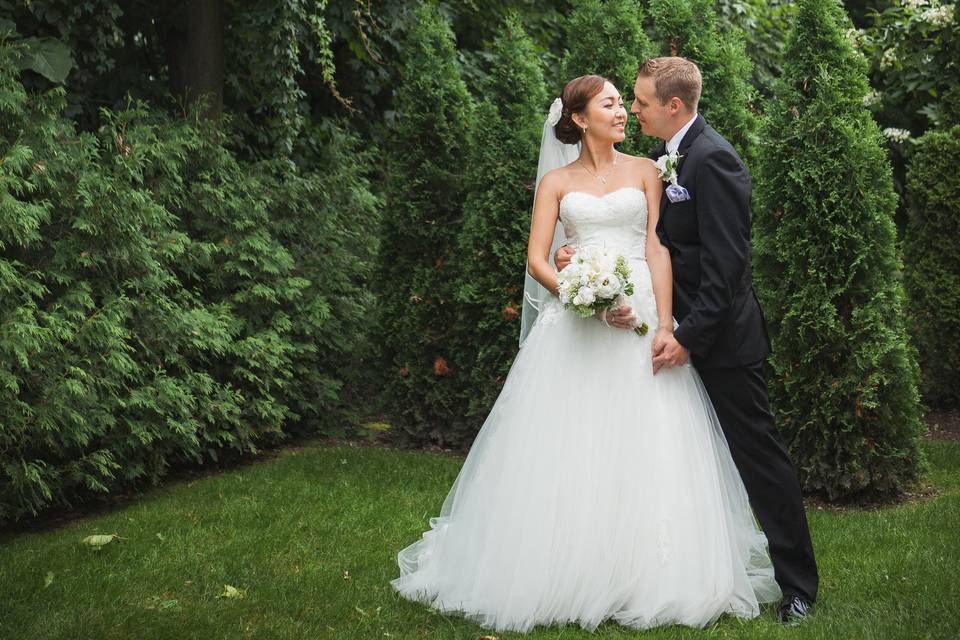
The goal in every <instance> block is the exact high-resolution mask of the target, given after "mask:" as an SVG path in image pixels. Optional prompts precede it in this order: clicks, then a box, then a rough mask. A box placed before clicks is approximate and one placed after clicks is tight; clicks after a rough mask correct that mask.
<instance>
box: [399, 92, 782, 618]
mask: <svg viewBox="0 0 960 640" xmlns="http://www.w3.org/2000/svg"><path fill="white" fill-rule="evenodd" d="M626 119H627V114H626V111H625V110H624V107H623V100H622V98H621V96H620V94H619V92H618V91H617V89H616V87H614V86H613V84H611V83H610V82H609V81H607V80H605V79H604V78H601V77H599V76H582V77H579V78H576V79H574V80H572V81H570V82H569V83H568V84H567V85H566V87H565V88H564V90H563V95H562V98H561V99H559V100H558V101H557V102H555V103H554V107H553V108H551V115H550V118H548V121H547V123H546V124H545V125H544V140H543V144H542V147H541V166H540V171H539V173H540V175H541V179H540V180H539V182H538V186H537V192H536V198H535V203H534V209H533V223H532V226H531V231H530V239H529V244H528V275H531V276H532V279H529V282H528V285H531V286H528V287H527V292H525V297H526V298H527V299H528V302H529V303H530V304H529V306H528V307H527V308H525V310H524V328H523V333H522V335H521V345H522V346H521V349H520V352H519V354H518V355H517V357H516V360H515V361H514V363H513V366H512V368H511V369H510V373H509V375H508V377H507V379H506V382H505V383H504V386H503V390H502V391H501V393H500V396H499V397H498V398H497V401H496V403H495V404H494V406H493V409H492V410H491V411H490V414H489V415H488V417H487V419H486V421H485V422H484V425H483V427H482V428H481V430H480V432H479V433H478V434H477V438H476V440H475V441H474V443H473V446H472V448H471V450H470V453H469V455H468V456H467V459H466V461H465V462H464V465H463V468H462V469H461V471H460V474H459V476H458V477H457V479H456V481H455V482H454V484H453V487H452V488H451V490H450V493H449V494H448V495H447V498H446V500H445V501H444V503H443V507H442V508H441V512H440V515H439V516H438V517H435V518H431V519H430V530H429V531H427V532H426V533H424V534H423V536H422V538H421V539H420V540H418V541H417V542H415V543H414V544H412V545H411V546H409V547H407V548H405V549H403V550H402V551H400V553H399V556H398V562H399V565H400V577H399V578H397V579H395V580H393V581H392V582H391V584H392V585H393V587H394V588H395V589H396V590H397V591H398V592H399V593H400V594H401V595H402V596H404V597H406V598H408V599H411V600H415V601H419V602H422V603H425V604H428V605H430V606H432V607H433V608H435V609H437V610H439V611H442V612H451V613H453V612H457V613H461V614H463V615H465V616H467V617H469V618H471V619H473V620H475V621H476V622H478V623H479V624H481V625H483V626H485V627H489V628H493V629H496V630H515V631H524V632H525V631H528V630H529V629H531V628H532V627H533V626H535V625H551V624H565V623H576V624H579V625H580V626H582V627H584V628H586V629H590V630H593V629H595V628H596V627H597V626H598V625H599V624H601V623H602V622H603V621H605V620H608V619H612V620H615V621H617V622H619V623H621V624H623V625H627V626H630V627H636V628H649V627H655V626H662V625H669V624H683V625H689V626H694V627H702V626H706V625H708V624H710V623H712V622H713V621H714V620H716V619H717V618H718V617H719V616H720V615H722V614H724V613H731V614H733V615H736V616H740V617H744V618H752V617H755V616H757V615H758V614H759V611H760V607H759V604H760V603H763V602H772V601H774V600H776V599H777V598H778V597H779V596H780V590H779V588H778V587H777V584H776V582H775V581H774V576H773V568H772V566H771V562H770V558H769V555H768V551H767V541H766V538H765V537H764V534H763V533H762V532H761V531H760V530H759V528H758V526H757V524H756V521H755V520H754V517H753V514H752V512H751V510H750V506H749V503H748V501H747V495H746V492H745V490H744V487H743V483H742V482H741V480H740V476H739V475H738V473H737V469H736V467H735V466H734V463H733V460H732V459H731V457H730V451H729V449H728V447H727V443H726V441H725V440H724V437H723V434H722V431H721V430H720V425H719V423H718V421H717V418H716V415H715V413H714V411H713V407H712V405H711V404H710V401H709V398H708V397H707V394H706V392H705V391H704V388H703V385H702V383H701V382H700V378H699V376H698V375H697V373H696V371H695V370H694V369H693V368H692V367H691V366H690V365H688V364H684V365H682V366H674V367H669V368H664V369H661V370H659V371H658V372H656V373H655V372H654V367H653V359H652V352H651V345H652V343H653V340H656V339H657V337H658V335H659V336H663V335H664V334H667V333H669V332H672V331H673V318H672V315H671V272H670V257H669V254H668V253H667V252H666V249H665V248H664V247H663V246H662V245H661V244H660V242H659V240H658V238H657V235H656V234H655V233H654V229H655V227H656V223H657V216H658V212H659V210H660V206H659V203H660V194H661V191H662V183H661V181H660V178H659V176H658V173H657V170H656V168H655V166H654V164H653V162H652V161H650V160H648V159H645V158H636V157H632V156H629V155H626V154H623V153H620V152H618V151H617V150H616V149H615V148H614V144H616V143H618V142H621V141H622V140H623V139H624V126H625V124H626ZM577 143H579V150H578V147H577ZM551 165H552V166H551ZM547 169H552V170H549V171H548V170H547ZM562 242H566V243H568V244H570V245H572V246H574V247H576V246H581V247H582V246H586V245H603V246H606V247H607V248H611V249H615V250H616V251H617V252H618V253H620V254H621V255H623V256H625V257H626V258H627V260H628V263H629V266H630V268H631V271H632V280H633V282H634V285H635V286H634V293H633V296H632V298H631V300H630V302H631V304H630V305H629V306H623V307H621V308H620V309H618V310H617V311H616V313H610V314H598V315H597V316H596V317H595V318H582V317H580V316H578V315H576V314H575V313H572V312H571V311H568V310H565V309H564V308H563V307H562V305H561V303H560V301H559V300H558V299H557V297H556V293H557V272H556V269H555V268H554V266H553V265H552V264H551V262H550V260H551V257H552V254H553V249H555V248H556V246H557V245H558V244H560V243H562ZM534 285H535V286H534ZM535 289H539V291H540V292H541V293H542V295H540V296H539V299H538V296H537V295H536V292H535ZM534 315H535V321H533V322H531V321H530V320H531V317H532V316H534ZM641 323H646V324H647V325H648V326H649V327H650V329H651V331H650V332H649V333H647V334H646V335H644V336H638V334H637V333H636V332H634V331H632V330H631V329H633V328H634V327H635V326H638V325H640V324H641ZM531 325H532V326H531ZM654 328H655V331H654Z"/></svg>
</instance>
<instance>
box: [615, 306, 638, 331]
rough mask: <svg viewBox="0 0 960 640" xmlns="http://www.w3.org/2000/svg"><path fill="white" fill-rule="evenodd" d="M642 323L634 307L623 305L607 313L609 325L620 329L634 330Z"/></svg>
mask: <svg viewBox="0 0 960 640" xmlns="http://www.w3.org/2000/svg"><path fill="white" fill-rule="evenodd" d="M639 323H640V321H639V319H638V318H637V316H636V314H634V312H633V307H631V306H629V305H623V306H620V307H617V308H616V309H610V310H609V311H607V324H609V325H610V326H613V327H616V328H618V329H631V330H632V329H634V328H635V327H636V326H637V325H638V324H639Z"/></svg>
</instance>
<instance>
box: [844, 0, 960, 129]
mask: <svg viewBox="0 0 960 640" xmlns="http://www.w3.org/2000/svg"><path fill="white" fill-rule="evenodd" d="M870 18H871V21H870V22H871V24H870V26H869V27H868V28H867V29H865V30H863V31H857V32H853V33H852V34H851V35H853V37H854V38H855V41H856V42H857V44H858V45H859V46H861V47H862V48H863V51H864V53H865V54H866V55H867V57H868V59H869V60H870V78H871V81H872V84H873V86H874V87H876V88H877V94H876V95H875V96H871V100H870V106H871V107H872V108H873V109H874V110H875V111H876V113H877V115H878V119H879V120H880V121H881V122H882V123H884V124H885V125H889V126H892V127H898V128H903V129H908V130H910V131H912V132H914V133H917V132H920V131H924V130H926V129H928V128H930V127H932V126H947V125H950V124H956V123H960V107H958V106H957V98H960V94H958V93H957V92H956V91H957V89H956V88H957V86H958V85H960V30H958V29H957V20H960V15H958V14H957V12H956V5H955V4H952V3H940V2H938V1H937V0H933V1H932V2H927V1H922V0H921V1H914V2H902V3H900V2H898V3H895V4H892V5H891V6H888V7H886V8H885V9H884V10H883V11H880V12H872V13H871V14H870Z"/></svg>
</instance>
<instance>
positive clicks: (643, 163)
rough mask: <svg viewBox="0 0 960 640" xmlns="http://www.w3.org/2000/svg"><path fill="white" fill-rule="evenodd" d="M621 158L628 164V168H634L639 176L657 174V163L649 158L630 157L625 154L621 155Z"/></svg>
mask: <svg viewBox="0 0 960 640" xmlns="http://www.w3.org/2000/svg"><path fill="white" fill-rule="evenodd" d="M621 157H623V158H624V162H626V163H629V165H630V166H632V167H633V168H635V169H636V170H637V171H638V172H639V173H640V175H648V174H656V173H657V163H656V162H654V161H653V160H651V159H650V158H646V157H643V156H631V155H630V154H627V153H624V154H621Z"/></svg>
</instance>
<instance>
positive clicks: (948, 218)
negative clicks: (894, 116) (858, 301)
mask: <svg viewBox="0 0 960 640" xmlns="http://www.w3.org/2000/svg"><path fill="white" fill-rule="evenodd" d="M958 166H960V125H956V126H954V127H953V128H952V129H945V130H943V131H932V132H930V133H927V134H926V135H925V136H923V137H922V138H920V139H919V140H918V142H917V146H916V147H915V148H914V152H913V154H912V155H911V157H910V164H909V171H908V174H907V175H908V181H907V194H908V197H907V207H908V211H909V215H910V217H909V220H908V222H907V230H906V236H905V238H904V262H905V263H906V264H905V266H906V274H905V276H906V277H905V281H906V287H907V294H908V295H909V298H910V306H909V314H910V333H911V335H912V336H913V339H914V341H915V344H916V345H917V347H918V349H919V351H920V362H921V364H922V367H923V379H922V391H923V398H924V400H925V401H926V403H927V404H930V405H934V406H945V407H954V408H957V407H960V338H958V336H960V179H958V177H957V167H958Z"/></svg>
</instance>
